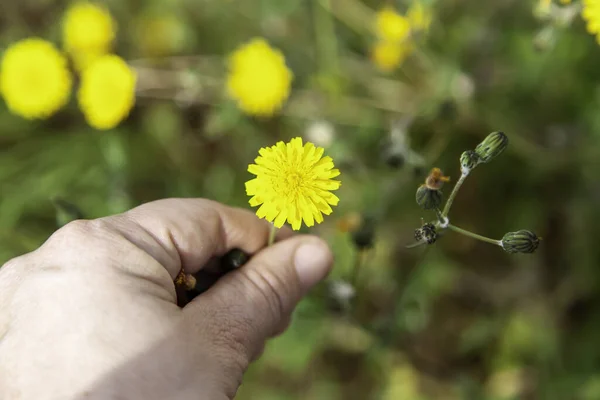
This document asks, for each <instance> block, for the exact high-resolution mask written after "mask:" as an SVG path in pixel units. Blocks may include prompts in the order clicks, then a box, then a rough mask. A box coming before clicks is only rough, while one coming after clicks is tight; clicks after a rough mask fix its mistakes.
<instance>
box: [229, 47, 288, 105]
mask: <svg viewBox="0 0 600 400" xmlns="http://www.w3.org/2000/svg"><path fill="white" fill-rule="evenodd" d="M292 79H293V74H292V72H291V71H290V70H289V69H288V67H287V66H286V63H285V58H284V57H283V55H282V54H281V53H280V52H279V51H278V50H276V49H274V48H272V47H271V46H270V45H269V44H268V43H267V42H266V41H265V40H263V39H258V38H257V39H253V40H251V41H250V42H249V43H247V44H245V45H243V46H241V47H240V48H239V49H237V50H236V51H235V52H234V53H233V54H232V55H231V56H230V57H229V75H228V77H227V91H228V93H229V96H230V97H231V98H233V99H234V100H236V101H237V103H238V106H239V107H240V108H241V109H242V110H243V111H244V112H246V113H247V114H251V115H258V116H271V115H273V114H274V113H275V112H276V111H278V110H279V109H280V108H281V107H282V106H283V103H284V102H285V101H286V100H287V98H288V96H289V94H290V88H291V83H292Z"/></svg>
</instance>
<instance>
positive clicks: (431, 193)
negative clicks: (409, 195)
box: [416, 185, 442, 210]
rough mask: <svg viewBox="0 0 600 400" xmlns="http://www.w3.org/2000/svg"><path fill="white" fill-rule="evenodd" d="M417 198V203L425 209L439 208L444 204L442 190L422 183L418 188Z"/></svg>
mask: <svg viewBox="0 0 600 400" xmlns="http://www.w3.org/2000/svg"><path fill="white" fill-rule="evenodd" d="M416 200H417V204H418V205H419V206H420V207H421V208H423V209H424V210H433V209H436V208H439V207H440V205H441V204H442V192H441V191H439V190H436V189H429V188H428V187H427V186H425V185H421V186H419V188H418V189H417V195H416Z"/></svg>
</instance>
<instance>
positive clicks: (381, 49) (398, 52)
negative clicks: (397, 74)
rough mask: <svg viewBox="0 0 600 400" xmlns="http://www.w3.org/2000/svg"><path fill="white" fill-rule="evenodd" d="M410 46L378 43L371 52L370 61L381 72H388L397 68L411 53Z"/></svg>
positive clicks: (406, 44)
mask: <svg viewBox="0 0 600 400" xmlns="http://www.w3.org/2000/svg"><path fill="white" fill-rule="evenodd" d="M412 49H413V48H412V45H411V44H410V43H408V42H405V43H393V42H387V41H379V42H377V43H375V46H374V47H373V49H372V51H371V59H372V60H373V62H374V63H375V65H377V67H379V69H381V70H382V71H385V72H389V71H392V70H393V69H394V68H396V67H398V66H399V65H400V64H402V63H403V62H404V60H405V59H406V58H407V57H408V56H409V55H410V53H411V52H412Z"/></svg>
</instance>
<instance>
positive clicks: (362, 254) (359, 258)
mask: <svg viewBox="0 0 600 400" xmlns="http://www.w3.org/2000/svg"><path fill="white" fill-rule="evenodd" d="M367 252H368V250H358V252H357V253H356V256H355V257H354V266H353V267H352V276H351V277H350V284H351V285H352V287H354V288H356V283H357V282H358V276H359V275H360V270H361V269H362V265H363V264H364V261H365V258H366V255H367Z"/></svg>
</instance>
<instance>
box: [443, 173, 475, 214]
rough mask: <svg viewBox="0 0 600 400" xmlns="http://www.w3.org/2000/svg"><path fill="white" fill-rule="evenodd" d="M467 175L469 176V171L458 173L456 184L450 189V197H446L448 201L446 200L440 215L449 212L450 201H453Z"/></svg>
mask: <svg viewBox="0 0 600 400" xmlns="http://www.w3.org/2000/svg"><path fill="white" fill-rule="evenodd" d="M467 176H469V173H464V172H463V173H462V174H461V175H460V178H459V179H458V181H457V182H456V185H454V189H452V193H450V197H448V201H446V206H445V207H444V211H442V216H443V217H444V218H445V217H447V216H448V213H449V212H450V208H452V203H454V199H455V198H456V195H457V194H458V191H459V190H460V187H461V186H462V184H463V183H464V182H465V179H467Z"/></svg>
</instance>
